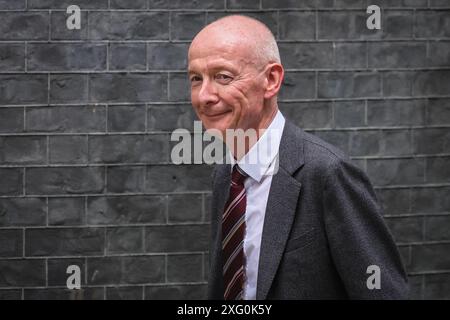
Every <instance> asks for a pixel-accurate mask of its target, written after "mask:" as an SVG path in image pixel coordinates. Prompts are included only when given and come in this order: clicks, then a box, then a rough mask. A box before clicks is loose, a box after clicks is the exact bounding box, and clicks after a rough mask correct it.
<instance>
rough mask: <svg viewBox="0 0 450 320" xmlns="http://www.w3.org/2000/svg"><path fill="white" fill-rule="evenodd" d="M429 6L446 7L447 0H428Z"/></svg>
mask: <svg viewBox="0 0 450 320" xmlns="http://www.w3.org/2000/svg"><path fill="white" fill-rule="evenodd" d="M429 4H430V7H448V2H447V0H430V1H429Z"/></svg>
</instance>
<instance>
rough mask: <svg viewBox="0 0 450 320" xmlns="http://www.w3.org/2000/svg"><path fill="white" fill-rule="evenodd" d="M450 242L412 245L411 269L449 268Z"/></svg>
mask: <svg viewBox="0 0 450 320" xmlns="http://www.w3.org/2000/svg"><path fill="white" fill-rule="evenodd" d="M448 252H450V244H448V243H443V244H424V245H420V246H412V251H411V253H412V255H411V268H410V271H412V272H418V271H438V270H448V269H449V267H450V255H449V254H448Z"/></svg>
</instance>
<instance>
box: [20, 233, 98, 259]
mask: <svg viewBox="0 0 450 320" xmlns="http://www.w3.org/2000/svg"><path fill="white" fill-rule="evenodd" d="M104 242H105V237H104V232H103V229H102V228H57V229H54V228H53V229H52V228H47V229H28V230H26V231H25V255H26V256H31V257H36V256H68V255H72V256H90V255H99V254H103V251H104Z"/></svg>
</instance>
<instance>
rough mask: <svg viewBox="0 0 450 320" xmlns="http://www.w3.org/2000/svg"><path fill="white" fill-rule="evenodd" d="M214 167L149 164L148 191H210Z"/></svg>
mask: <svg viewBox="0 0 450 320" xmlns="http://www.w3.org/2000/svg"><path fill="white" fill-rule="evenodd" d="M211 173H212V168H211V167H210V166H206V165H165V166H158V165H156V166H149V167H148V168H147V175H146V179H147V180H146V181H147V183H146V191H147V192H178V191H209V190H210V188H211Z"/></svg>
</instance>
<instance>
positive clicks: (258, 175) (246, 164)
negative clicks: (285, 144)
mask: <svg viewBox="0 0 450 320" xmlns="http://www.w3.org/2000/svg"><path fill="white" fill-rule="evenodd" d="M284 124H285V119H284V116H283V115H282V114H281V112H280V110H278V111H277V114H276V115H275V117H274V118H273V120H272V122H271V123H270V125H269V127H267V129H266V130H265V131H264V133H263V134H262V135H261V137H260V138H259V139H258V141H257V142H256V143H255V144H254V145H253V146H252V147H251V148H250V150H249V151H248V152H247V153H246V154H245V156H243V157H242V159H240V160H239V161H237V162H236V160H235V159H234V156H233V155H232V154H231V152H230V151H228V157H229V161H230V162H229V163H231V168H233V166H234V165H235V164H236V163H237V164H238V165H239V168H241V169H242V170H243V171H244V172H245V173H246V174H248V175H249V177H251V178H252V179H254V180H256V181H257V182H258V183H259V182H261V179H262V178H263V177H264V176H266V175H271V174H273V170H269V168H270V167H271V166H272V164H273V163H274V160H276V159H277V156H278V149H279V147H280V141H281V135H282V133H283V129H284Z"/></svg>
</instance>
